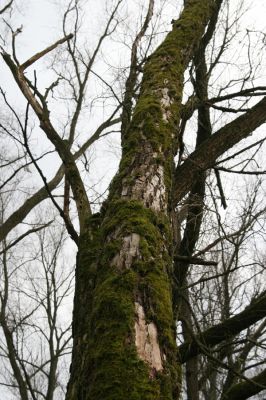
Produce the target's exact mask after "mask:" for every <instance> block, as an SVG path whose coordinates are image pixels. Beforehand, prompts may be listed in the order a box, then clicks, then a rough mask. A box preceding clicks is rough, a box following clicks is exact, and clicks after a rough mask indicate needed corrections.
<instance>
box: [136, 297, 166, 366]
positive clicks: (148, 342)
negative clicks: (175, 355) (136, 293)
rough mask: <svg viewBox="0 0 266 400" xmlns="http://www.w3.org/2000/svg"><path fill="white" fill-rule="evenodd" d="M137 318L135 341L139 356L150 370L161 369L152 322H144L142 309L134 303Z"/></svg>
mask: <svg viewBox="0 0 266 400" xmlns="http://www.w3.org/2000/svg"><path fill="white" fill-rule="evenodd" d="M135 310H136V316H137V320H136V322H135V335H136V336H135V343H136V348H137V352H138V355H139V357H140V358H141V359H142V360H143V361H145V362H146V363H148V364H149V366H150V368H151V372H152V371H162V369H163V362H162V357H161V351H160V346H159V342H158V333H157V328H156V325H155V324H154V322H150V323H149V324H148V323H147V322H146V319H145V313H144V309H143V307H142V305H141V304H139V303H138V302H136V303H135Z"/></svg>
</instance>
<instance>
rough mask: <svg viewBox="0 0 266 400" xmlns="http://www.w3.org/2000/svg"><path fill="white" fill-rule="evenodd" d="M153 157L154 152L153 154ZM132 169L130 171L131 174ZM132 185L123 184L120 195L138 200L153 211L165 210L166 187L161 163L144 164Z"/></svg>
mask: <svg viewBox="0 0 266 400" xmlns="http://www.w3.org/2000/svg"><path fill="white" fill-rule="evenodd" d="M153 156H154V158H155V157H156V154H153ZM133 173H134V171H133V172H132V174H133ZM136 175H138V178H137V179H136V180H135V182H134V185H133V186H127V185H124V186H123V191H122V196H126V197H130V198H131V199H136V200H140V201H142V202H143V203H144V205H145V206H146V207H148V208H151V209H153V210H154V211H166V205H167V202H166V187H165V182H164V169H163V167H162V166H161V165H146V164H144V165H143V166H142V168H139V169H138V173H136Z"/></svg>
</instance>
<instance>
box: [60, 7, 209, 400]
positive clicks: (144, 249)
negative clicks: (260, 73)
mask: <svg viewBox="0 0 266 400" xmlns="http://www.w3.org/2000/svg"><path fill="white" fill-rule="evenodd" d="M213 4H214V0H188V1H186V3H185V7H184V10H183V12H182V14H181V16H180V18H179V20H177V21H175V22H174V23H173V30H172V31H171V32H170V33H169V34H168V35H167V37H166V39H165V40H164V41H163V43H162V44H161V45H160V46H159V47H158V48H157V50H156V51H155V52H154V53H153V54H152V55H151V56H150V57H149V59H148V61H147V63H146V65H145V68H144V73H143V81H142V86H141V91H140V96H139V99H138V102H137V105H136V107H135V110H134V113H133V116H132V120H131V123H130V126H129V128H128V129H127V131H126V132H125V135H124V137H123V153H122V159H121V163H120V168H119V172H118V174H117V175H116V177H115V178H114V180H113V182H112V184H111V187H110V193H109V198H108V200H107V201H106V202H105V204H104V205H103V207H102V210H101V213H100V214H98V215H95V216H93V217H90V218H89V219H88V221H87V224H88V230H87V232H86V233H85V234H83V235H82V236H81V238H80V243H79V253H78V257H77V272H76V293H75V304H74V321H73V337H74V346H73V358H72V366H71V378H70V382H69V385H68V393H67V400H77V399H78V400H107V399H109V400H111V399H113V400H125V399H128V400H139V399H141V400H153V399H164V400H168V399H169V400H172V399H178V397H179V394H180V381H181V366H180V364H179V362H178V354H177V347H176V332H175V318H174V315H173V309H172V282H171V276H172V235H171V231H172V230H171V220H170V217H169V215H170V211H171V189H172V185H173V182H172V179H173V175H174V174H173V171H174V156H175V155H176V152H177V147H178V146H177V143H178V138H177V132H178V126H179V119H180V118H179V116H180V111H181V110H180V109H181V99H182V92H183V76H184V72H185V70H186V68H187V66H188V63H189V61H190V60H191V58H192V57H193V55H194V51H195V49H196V47H197V45H198V42H199V40H200V38H201V37H202V35H203V33H204V30H205V27H206V24H207V23H208V20H209V17H210V15H211V11H212V6H213Z"/></svg>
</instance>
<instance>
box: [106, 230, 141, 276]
mask: <svg viewBox="0 0 266 400" xmlns="http://www.w3.org/2000/svg"><path fill="white" fill-rule="evenodd" d="M139 241H140V236H139V235H138V234H137V233H132V234H131V235H128V236H125V237H124V238H123V243H122V246H121V250H120V252H119V253H118V254H117V255H116V256H115V257H114V258H113V260H112V262H111V265H115V266H116V267H117V268H118V269H124V268H127V269H128V268H130V267H131V265H132V261H133V259H134V258H136V257H138V256H139V255H140V252H139Z"/></svg>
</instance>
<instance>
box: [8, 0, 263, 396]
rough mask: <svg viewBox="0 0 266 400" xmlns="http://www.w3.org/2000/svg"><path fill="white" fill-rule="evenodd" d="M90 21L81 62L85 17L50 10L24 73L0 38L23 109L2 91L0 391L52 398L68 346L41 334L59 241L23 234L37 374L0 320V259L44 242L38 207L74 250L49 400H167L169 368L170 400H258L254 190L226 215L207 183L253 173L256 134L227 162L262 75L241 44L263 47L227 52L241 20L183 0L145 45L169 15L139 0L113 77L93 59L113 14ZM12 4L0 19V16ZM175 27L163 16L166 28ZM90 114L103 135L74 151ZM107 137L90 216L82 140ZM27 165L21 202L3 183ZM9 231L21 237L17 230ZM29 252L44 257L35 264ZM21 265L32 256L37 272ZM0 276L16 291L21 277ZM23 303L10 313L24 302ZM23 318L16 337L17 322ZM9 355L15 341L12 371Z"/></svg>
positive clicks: (54, 301) (259, 299)
mask: <svg viewBox="0 0 266 400" xmlns="http://www.w3.org/2000/svg"><path fill="white" fill-rule="evenodd" d="M108 4H109V10H108V12H109V14H108V17H107V20H106V25H105V27H104V28H103V29H102V33H101V34H100V36H99V40H98V42H97V43H96V45H95V47H94V50H93V51H90V50H89V46H88V43H86V40H85V41H84V35H82V30H81V21H82V18H81V17H82V13H83V12H85V10H86V7H85V3H82V2H81V1H77V0H76V1H71V2H70V3H69V4H68V5H67V7H66V11H65V12H64V14H63V38H62V39H60V40H58V41H56V42H55V43H54V44H53V45H51V46H49V47H47V48H45V49H44V50H41V51H40V52H38V53H36V54H35V55H34V56H30V57H29V58H28V59H27V61H24V62H20V61H19V57H18V56H17V47H18V46H17V45H16V42H17V41H18V38H19V36H18V35H19V34H20V33H21V29H14V28H13V27H12V24H11V23H10V22H9V21H7V20H6V22H5V26H7V28H8V29H9V30H10V32H11V38H12V40H11V44H10V50H9V48H8V44H7V39H6V38H5V37H4V35H2V40H3V42H4V41H6V43H3V44H5V45H6V46H5V48H3V49H2V56H3V60H4V62H5V64H6V66H7V67H8V68H9V70H10V72H11V74H12V76H13V78H14V80H15V82H16V84H17V86H18V88H19V89H20V92H21V94H22V95H23V97H24V99H25V105H24V107H25V111H24V112H22V111H21V110H18V109H17V108H16V107H15V106H14V105H13V104H12V102H11V101H10V100H9V97H8V94H6V93H5V92H4V91H3V90H2V98H3V103H4V106H5V110H6V113H7V114H6V115H7V116H5V115H3V117H2V121H1V131H2V134H3V136H4V139H5V143H6V149H7V151H6V152H5V153H3V154H8V156H5V157H3V158H2V159H1V162H2V165H1V167H2V169H3V171H4V175H3V176H4V178H3V181H2V183H1V185H2V186H1V190H2V204H3V213H2V214H3V216H2V220H3V224H2V227H1V239H2V240H3V247H2V250H1V251H2V255H3V259H2V260H3V269H2V270H3V276H4V286H3V288H2V295H1V296H2V297H1V306H2V312H1V325H2V328H3V333H4V337H5V342H4V344H3V349H4V351H5V353H4V354H5V355H6V356H7V360H9V363H10V366H9V367H7V368H8V369H7V371H10V368H11V369H12V370H13V373H14V376H15V382H11V383H10V382H8V380H7V381H6V382H7V383H6V384H8V385H9V384H11V386H12V387H13V388H16V389H18V390H19V395H20V397H21V398H22V399H24V398H25V399H28V398H33V399H34V398H41V397H43V398H45V399H52V398H53V396H54V395H57V396H59V394H58V393H59V391H58V390H57V386H58V382H60V379H59V378H58V375H57V371H58V369H57V363H58V362H59V357H60V356H61V355H62V354H64V352H65V351H66V352H68V344H69V338H68V336H67V329H66V328H63V330H61V331H60V332H64V335H63V336H64V338H63V336H62V337H61V336H60V334H58V332H59V329H60V328H59V326H58V325H57V318H56V315H57V312H58V309H57V306H58V302H59V300H58V299H59V298H60V299H61V298H65V295H67V294H68V293H69V290H70V288H71V285H70V282H71V276H70V275H69V274H68V273H67V275H66V276H65V278H64V277H63V276H61V277H60V279H61V280H60V279H59V281H58V282H56V279H55V278H56V274H55V259H56V255H57V253H58V249H59V247H58V246H59V243H60V245H61V243H62V240H60V239H56V238H55V239H53V240H52V243H51V241H50V244H49V246H52V247H51V249H52V248H53V249H54V250H53V252H54V253H52V251H51V250H49V248H50V247H48V250H47V248H46V246H47V245H45V243H46V239H45V238H46V237H47V234H45V233H43V234H42V233H39V234H40V235H41V236H40V237H41V238H42V240H41V241H40V245H39V248H38V253H39V254H41V259H42V265H43V268H44V276H45V282H46V284H45V286H46V290H45V291H44V292H43V293H42V290H41V287H38V288H37V286H36V283H35V281H34V273H32V272H31V273H28V276H29V277H32V278H31V279H30V282H31V285H32V288H33V289H34V301H35V304H36V309H35V308H34V307H33V308H31V310H33V311H34V313H35V312H36V313H37V314H36V315H39V314H38V313H39V312H40V309H44V311H45V314H46V320H47V332H46V330H44V328H38V329H39V331H40V333H41V335H43V336H44V337H47V338H48V339H49V340H47V343H48V345H49V351H48V356H47V354H45V357H44V358H42V359H41V360H37V359H36V357H35V358H34V355H33V353H32V352H27V351H26V353H25V350H24V346H26V347H27V341H25V340H22V339H21V337H23V338H24V336H23V335H24V332H30V331H31V329H34V327H35V322H32V321H31V322H30V324H29V325H30V327H29V328H28V329H27V331H25V329H24V325H25V324H24V325H23V324H22V323H21V322H19V323H17V319H16V318H12V321H13V322H12V324H13V325H14V328H13V325H12V327H11V326H10V316H9V315H8V313H7V310H8V309H9V308H7V307H11V305H9V304H8V298H10V293H11V292H12V285H13V284H11V285H10V277H11V275H12V276H14V274H13V272H12V268H10V267H8V263H7V257H9V256H7V255H8V254H9V253H10V251H12V253H11V254H12V256H13V254H20V253H19V252H20V250H19V246H20V244H21V243H25V240H27V238H28V236H29V235H32V234H36V231H38V232H45V230H46V229H51V228H50V226H49V227H48V225H49V224H48V223H47V217H46V215H45V214H41V215H40V216H38V219H36V217H35V215H36V214H34V213H33V212H32V210H33V209H34V208H35V207H37V206H38V204H40V203H41V202H42V201H43V200H45V199H49V202H51V201H52V203H53V204H54V206H55V208H56V210H57V213H58V215H59V217H61V221H62V222H63V224H64V225H65V227H66V230H67V232H68V234H69V236H70V237H71V238H72V239H73V242H74V243H75V244H76V246H77V248H78V255H77V266H76V273H75V299H74V312H73V325H72V327H73V351H72V364H71V376H70V381H69V384H68V390H67V395H66V398H67V399H98V398H100V399H124V398H128V399H137V398H142V399H157V398H165V399H174V398H179V397H181V396H182V394H181V390H182V383H181V380H182V379H181V378H182V365H183V364H184V366H185V367H184V371H185V374H184V375H185V379H184V380H185V382H186V385H185V391H186V397H187V398H188V399H193V400H194V399H195V400H196V399H199V398H201V397H203V398H206V399H207V398H212V399H220V398H221V399H226V398H230V399H244V398H249V397H251V396H254V395H257V394H258V393H259V392H261V391H263V389H265V370H263V361H264V358H263V346H264V340H265V337H264V333H265V328H264V325H265V322H264V321H263V318H264V317H265V314H266V311H265V310H266V296H265V288H264V287H263V284H260V285H258V279H259V282H261V278H258V276H260V277H261V276H262V274H263V272H264V264H263V253H262V252H261V250H260V246H261V243H262V241H263V238H264V212H265V207H264V206H260V203H261V197H262V193H263V183H262V180H261V179H259V181H258V182H257V184H256V185H255V184H253V186H252V184H251V181H250V180H248V181H247V185H248V187H249V188H251V187H253V188H254V189H252V190H253V191H254V194H250V191H249V190H246V191H243V189H242V193H244V192H245V193H246V194H247V196H246V199H245V200H243V201H242V204H244V205H243V206H242V207H240V205H241V202H240V197H239V196H238V197H237V198H236V197H235V196H236V191H234V192H233V193H232V195H231V196H230V195H229V194H228V193H229V189H228V185H225V174H230V175H231V173H234V174H235V173H238V174H239V173H240V174H241V175H242V176H243V175H244V176H248V177H249V178H250V177H254V178H257V177H258V176H259V177H261V176H262V175H263V174H264V171H263V170H259V169H258V161H256V160H257V159H258V156H259V155H260V154H261V151H262V149H263V143H264V137H263V135H262V134H261V136H260V132H258V133H257V136H259V137H258V138H255V139H254V141H251V140H250V139H248V140H247V141H245V142H244V145H242V142H241V147H240V146H239V145H238V143H239V142H240V141H242V140H243V139H245V138H247V137H248V136H249V135H250V134H251V133H252V132H254V131H255V130H257V129H258V128H259V127H260V126H261V125H262V124H263V123H264V122H265V120H266V111H265V110H266V107H265V103H266V100H265V97H263V96H264V94H265V86H263V85H262V84H261V82H263V80H262V78H261V74H262V71H263V67H264V58H263V55H262V56H261V57H260V58H256V59H254V53H255V52H256V50H254V48H255V49H256V47H253V46H255V45H254V40H256V46H257V48H258V47H259V46H261V45H262V43H263V40H264V35H263V33H261V32H259V31H251V30H247V31H245V34H243V35H242V33H241V29H240V27H241V25H239V18H240V16H241V10H242V9H243V5H244V3H243V2H242V3H241V4H240V5H239V8H236V7H235V4H234V5H233V4H232V2H231V1H226V0H224V1H222V0H208V1H202V0H188V1H185V2H184V6H183V9H182V10H181V14H180V16H179V17H178V18H177V19H173V20H172V28H171V29H170V31H169V29H168V31H169V32H168V33H167V34H166V35H163V34H157V33H156V32H157V29H158V27H159V26H161V27H162V26H163V25H162V21H163V16H164V15H166V18H168V16H167V13H166V10H171V11H173V8H171V7H172V5H171V4H170V3H169V4H167V3H164V4H163V5H162V8H161V9H160V8H159V7H158V5H157V4H156V2H154V1H152V0H150V1H149V2H147V4H146V9H145V10H144V9H143V10H142V16H141V19H140V21H141V22H140V24H139V27H138V28H137V29H136V30H135V32H134V34H132V35H131V38H130V43H129V42H128V41H127V40H128V39H127V38H126V37H125V36H124V37H123V39H122V42H124V44H125V45H127V46H129V47H130V49H131V50H130V55H129V58H130V66H129V67H128V68H124V69H123V67H121V65H120V66H119V67H120V68H119V69H115V68H114V69H112V65H111V64H112V63H113V62H114V61H113V59H112V58H108V57H107V53H106V52H105V51H104V50H106V47H104V46H105V43H106V44H107V46H114V42H113V41H116V42H117V43H118V42H120V43H121V37H122V33H121V32H122V28H123V27H126V29H127V31H128V30H129V27H128V24H129V21H130V19H129V18H128V16H127V12H129V11H130V10H126V7H125V5H124V2H123V1H122V0H119V1H117V2H114V3H112V4H111V6H110V3H108ZM13 5H14V4H13V2H11V3H10V4H7V8H6V7H4V8H3V12H7V11H10V7H11V6H13ZM178 11H179V9H177V7H176V6H175V13H176V16H178ZM164 13H166V14H164ZM159 17H160V18H159ZM168 19H169V18H168ZM169 21H170V19H169ZM11 22H12V21H11ZM168 27H169V25H168ZM83 29H84V27H83ZM69 32H72V33H69ZM254 38H255V39H254ZM160 42H161V43H160ZM158 43H160V44H159V45H158ZM236 43H237V44H238V48H240V47H241V48H242V49H243V52H241V53H238V52H237V54H236V58H237V63H234V62H233V61H234V57H233V55H232V53H230V52H229V50H228V49H229V48H230V46H232V48H234V46H235V45H236ZM240 44H241V46H240ZM9 53H11V55H10V54H9ZM48 54H50V57H51V58H50V66H51V70H52V71H53V76H54V80H52V79H51V80H50V82H49V83H48V84H47V85H46V84H45V85H43V84H42V83H40V73H38V70H33V68H35V66H36V65H37V63H38V62H40V61H41V60H42V59H44V58H47V57H49V56H48ZM51 54H55V56H54V57H53V56H51ZM240 54H241V58H240ZM240 60H241V62H240ZM103 61H105V62H106V63H107V64H108V72H107V73H106V72H105V73H104V72H103V65H104V63H103ZM229 61H230V62H229ZM224 65H226V67H224ZM235 65H237V68H238V69H237V72H236V70H235V68H236V67H235ZM110 71H112V72H111V73H110ZM117 71H119V72H117ZM228 76H229V78H228ZM96 82H99V83H100V85H101V87H100V89H98V92H97V91H96V93H95V92H94V90H93V89H91V91H90V92H89V91H88V87H89V85H90V88H93V85H95V83H96ZM257 97H258V99H257ZM97 103H98V104H99V103H101V104H103V105H104V106H105V108H104V110H105V111H104V117H105V118H104V119H102V120H101V122H100V124H98V126H97V127H96V128H95V131H94V133H93V134H91V135H90V136H89V137H88V134H87V129H88V124H86V125H85V128H84V123H83V121H84V118H87V116H88V115H90V117H91V120H92V114H91V113H90V114H89V110H90V109H93V107H94V105H95V104H96V105H97ZM62 105H63V106H64V112H62V111H61V110H62V108H61V107H62ZM57 113H58V116H60V117H58V116H57ZM235 114H236V115H235ZM238 114H240V116H238ZM35 121H38V124H39V125H40V129H36V128H35V127H34V123H35V124H36V122H35ZM40 130H41V131H43V132H44V133H45V136H46V139H48V141H46V139H45V142H44V143H45V149H44V150H43V149H42V151H40V150H39V149H36V148H35V146H34V140H36V135H38V136H39V135H40ZM117 130H118V131H119V132H121V144H122V155H121V160H120V165H119V168H118V172H117V174H116V175H115V177H114V179H113V180H112V182H111V184H110V186H109V188H108V196H107V197H106V196H104V198H105V201H104V202H103V204H102V205H101V208H100V207H99V206H98V205H97V204H96V203H101V200H102V194H99V193H98V188H99V186H100V185H97V186H96V190H95V186H94V185H93V184H92V183H93V181H92V179H93V178H92V174H91V170H92V169H93V163H91V162H90V159H89V155H88V149H89V148H90V146H92V144H94V143H95V142H96V140H98V139H99V138H100V139H103V138H104V137H112V138H113V140H115V139H114V138H115V136H114V135H116V134H117V132H116V131H117ZM110 131H111V132H110ZM213 132H214V133H213ZM110 135H112V136H110ZM193 142H195V145H193ZM49 143H51V144H52V146H51V145H49ZM8 149H12V152H9V151H8ZM54 149H55V153H56V154H57V156H58V157H59V159H60V160H61V162H62V165H61V166H60V167H59V169H58V170H57V172H56V173H55V175H54V176H53V177H52V179H50V180H49V181H48V180H47V178H46V175H47V172H44V165H43V164H42V159H47V157H50V153H51V152H53V153H54ZM226 152H229V153H227V154H225V153H226ZM79 160H81V161H79ZM33 166H34V167H35V168H36V170H37V171H38V173H39V176H40V178H41V180H42V182H43V185H44V186H43V187H42V188H39V189H38V190H37V191H35V190H34V189H33V188H32V187H30V185H31V184H32V183H30V184H29V182H27V180H24V181H21V179H22V177H23V178H24V179H25V178H26V179H27V175H26V174H25V171H26V172H27V170H28V169H29V168H32V167H33ZM63 178H64V184H63V187H62V186H60V182H61V181H62V179H63ZM94 179H95V178H94ZM238 179H239V178H238ZM243 181H244V180H241V181H240V180H238V183H239V182H243ZM22 182H23V183H22ZM232 182H233V181H232V180H231V179H230V183H232ZM36 184H39V181H37V180H36ZM242 184H243V183H242ZM23 185H24V186H23ZM25 187H26V190H25ZM39 187H40V186H39ZM22 188H23V192H24V193H25V194H24V199H23V196H21V194H19V191H22ZM218 199H219V200H218ZM18 201H19V206H18V208H17V207H15V208H16V210H15V211H13V209H12V208H14V203H17V202H18ZM220 202H221V205H220ZM74 207H75V208H74ZM221 207H222V208H221ZM226 208H227V210H226V211H225V210H224V209H226ZM6 215H8V217H7V218H6V217H5V216H6ZM25 219H26V220H25ZM25 221H27V223H29V222H30V224H32V227H31V228H30V229H28V230H27V229H25ZM54 223H55V222H53V224H54ZM58 223H59V224H60V222H59V221H58V220H57V218H56V224H58ZM78 225H79V228H77V226H78ZM60 232H61V231H60ZM60 235H61V236H59V237H61V238H62V234H61V233H60ZM254 245H255V246H256V247H255V250H256V251H254ZM17 246H18V247H17ZM15 248H16V252H17V253H15ZM11 249H12V250H11ZM47 251H49V253H50V252H51V253H52V254H54V256H52V257H51V258H50V257H48V256H47V254H46V253H47ZM33 254H34V250H33V249H32V251H31V257H32V259H34V263H35V264H34V265H37V262H36V261H37V260H38V257H36V256H35V257H33ZM31 262H32V261H31ZM31 262H29V261H27V268H29V269H27V271H31V270H30V267H29V266H30V265H31ZM60 265H62V263H60ZM15 270H16V271H18V274H21V272H23V267H22V266H17V268H15ZM10 271H11V272H10ZM15 275H16V274H15ZM19 279H21V278H19ZM60 282H64V285H65V284H66V288H67V289H66V291H65V292H64V295H63V296H62V295H61V294H58V293H60V290H62V285H63V284H62V285H61V283H60ZM64 285H63V286H64ZM30 290H31V289H28V288H27V290H26V291H25V290H24V291H21V292H20V293H21V294H20V296H23V295H25V296H26V297H27V296H29V293H30ZM10 291H11V292H10ZM40 294H41V295H40ZM12 297H13V296H12ZM19 298H20V297H19ZM22 303H23V306H24V303H25V300H23V301H22ZM59 303H60V302H59ZM25 304H26V303H25ZM10 309H11V308H10ZM33 311H30V313H29V314H27V313H26V314H25V315H24V317H22V320H23V321H24V320H25V321H28V319H29V317H31V315H32V313H33ZM14 315H15V313H14ZM14 321H15V322H14ZM19 321H20V320H19ZM178 321H180V322H178ZM179 324H180V328H179ZM22 327H23V329H22ZM66 327H67V324H66ZM18 330H19V332H22V333H23V334H22V336H19V334H18ZM8 332H9V333H8ZM48 332H49V333H48ZM53 335H55V336H53ZM65 335H66V336H65ZM10 337H11V339H12V338H13V339H12V340H13V344H12V343H11V347H10V346H9V345H8V344H9V341H8V340H9V339H8V338H10ZM58 337H60V340H59V342H58ZM14 338H19V345H20V346H21V347H20V348H21V349H23V356H22V355H21V353H20V352H19V349H18V347H16V346H15V344H14ZM176 338H177V339H178V343H179V346H177V344H176ZM36 340H38V339H36ZM22 344H23V345H24V346H22ZM5 346H6V348H7V350H5ZM202 371H203V372H202ZM246 371H247V373H248V375H246ZM15 372H16V373H15ZM56 390H57V391H56ZM23 396H24V397H23Z"/></svg>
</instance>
